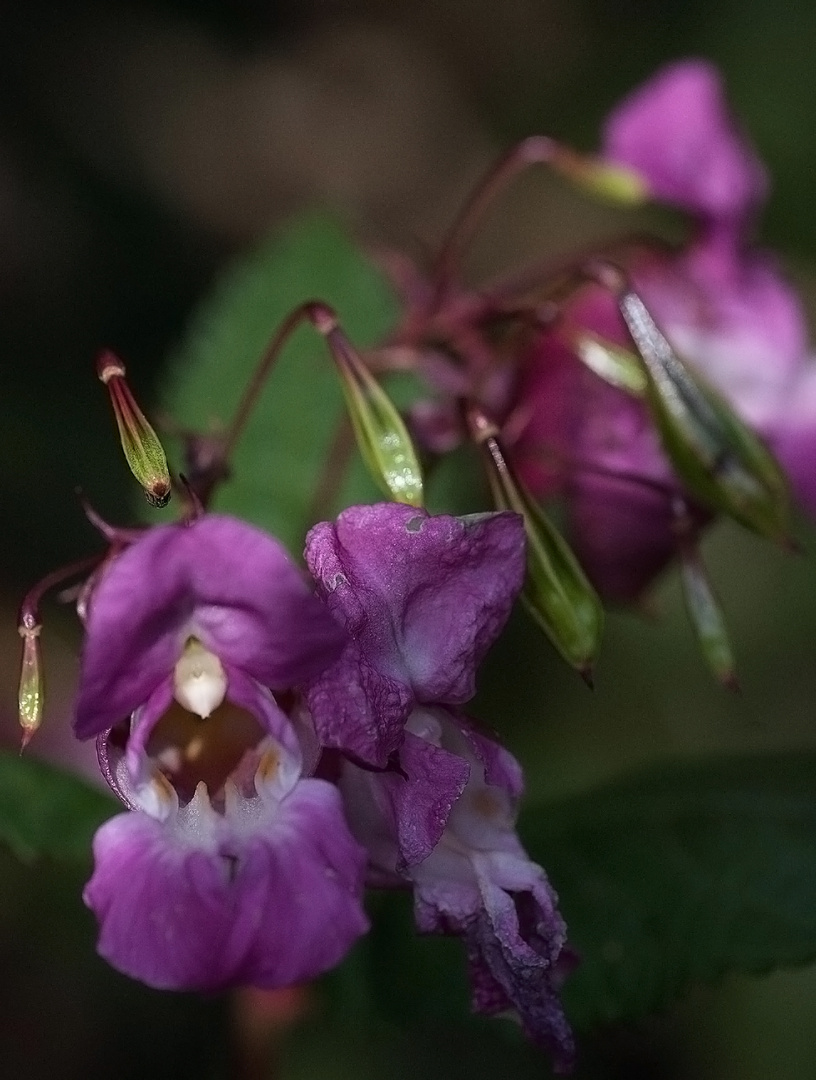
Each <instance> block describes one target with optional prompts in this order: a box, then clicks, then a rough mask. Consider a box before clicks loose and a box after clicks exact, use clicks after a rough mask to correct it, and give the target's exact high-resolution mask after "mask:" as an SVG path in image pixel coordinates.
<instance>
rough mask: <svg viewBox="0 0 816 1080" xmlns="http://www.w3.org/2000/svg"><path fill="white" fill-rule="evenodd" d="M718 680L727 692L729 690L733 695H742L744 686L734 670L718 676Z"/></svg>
mask: <svg viewBox="0 0 816 1080" xmlns="http://www.w3.org/2000/svg"><path fill="white" fill-rule="evenodd" d="M717 680H718V682H719V683H720V685H721V686H723V687H724V688H725V689H726V690H729V691H730V692H731V693H732V694H737V695H738V696H741V695H742V684H741V683H740V681H739V679H738V678H737V673H736V671H734V670H733V669H732V670H731V671H724V672H721V673H720V674H719V675H718V676H717Z"/></svg>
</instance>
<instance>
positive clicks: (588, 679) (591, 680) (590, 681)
mask: <svg viewBox="0 0 816 1080" xmlns="http://www.w3.org/2000/svg"><path fill="white" fill-rule="evenodd" d="M576 670H577V672H578V674H579V675H580V676H581V679H582V680H583V682H584V683H586V685H587V686H588V687H589V689H590V690H594V689H595V669H594V668H593V667H592V665H591V664H584V665H582V666H581V667H579V668H577V669H576Z"/></svg>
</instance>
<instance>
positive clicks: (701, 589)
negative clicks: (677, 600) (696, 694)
mask: <svg viewBox="0 0 816 1080" xmlns="http://www.w3.org/2000/svg"><path fill="white" fill-rule="evenodd" d="M680 579H681V582H682V585H683V599H684V600H685V604H686V610H687V611H688V615H689V618H690V619H691V624H692V626H693V627H694V633H695V635H696V637H697V641H698V642H699V644H700V650H701V651H702V654H703V658H704V660H705V662H706V664H707V665H708V668H709V670H710V671H711V673H712V674H713V675H714V677H715V678H716V679H717V681H718V682H720V683H722V684H723V686H726V687H728V689H729V690H738V689H739V683H738V682H737V675H736V669H735V665H734V654H733V652H732V650H731V642H730V641H729V638H728V631H727V629H726V626H725V619H724V618H723V613H722V609H721V607H720V604H719V601H718V599H717V597H716V595H715V593H714V590H713V589H712V587H711V582H710V581H709V580H708V575H707V573H706V570H705V567H704V566H703V563H702V560H701V559H700V556H699V553H698V552H697V549H696V547H695V548H692V547H689V548H683V547H681V551H680Z"/></svg>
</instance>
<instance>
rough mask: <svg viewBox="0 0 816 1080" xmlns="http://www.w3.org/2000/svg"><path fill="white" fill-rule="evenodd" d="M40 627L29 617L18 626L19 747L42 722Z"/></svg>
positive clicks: (27, 742) (25, 742) (24, 745)
mask: <svg viewBox="0 0 816 1080" xmlns="http://www.w3.org/2000/svg"><path fill="white" fill-rule="evenodd" d="M41 629H42V627H41V626H40V624H39V623H36V622H35V621H34V619H33V618H31V617H24V618H23V622H22V624H21V625H20V627H19V631H20V637H21V638H22V639H23V660H22V664H21V667H20V691H19V696H18V704H19V709H20V727H21V728H22V730H23V735H22V745H21V749H22V750H24V749H25V748H26V746H28V744H29V742H30V741H31V738H32V736H33V735H34V732H35V731H36V730H37V728H38V727H39V726H40V724H41V723H42V714H43V678H42V663H41V660H40V630H41Z"/></svg>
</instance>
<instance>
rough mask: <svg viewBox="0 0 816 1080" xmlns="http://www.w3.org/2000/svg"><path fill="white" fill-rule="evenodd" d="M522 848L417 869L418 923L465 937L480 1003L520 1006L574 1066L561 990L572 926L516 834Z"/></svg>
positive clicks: (484, 1008)
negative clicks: (559, 909) (466, 860)
mask: <svg viewBox="0 0 816 1080" xmlns="http://www.w3.org/2000/svg"><path fill="white" fill-rule="evenodd" d="M505 846H506V847H507V848H508V849H509V848H510V847H515V852H514V851H511V850H507V851H505V852H491V853H486V854H476V855H475V856H474V855H472V856H471V859H470V860H469V865H468V867H467V871H468V872H466V870H465V861H464V859H463V858H462V857H461V856H460V855H457V854H456V853H455V852H451V851H449V852H444V853H442V856H441V858H439V859H437V855H436V853H434V855H433V857H432V859H429V860H428V861H427V863H425V864H423V866H422V867H419V868H418V869H417V870H416V871H414V873H413V875H412V876H413V878H414V881H415V883H416V884H415V891H414V904H415V917H416V924H417V929H418V930H419V931H420V932H421V933H429V934H434V933H435V934H458V935H459V936H461V937H462V938H463V939H464V942H465V947H466V950H467V955H468V964H469V968H470V975H471V988H472V995H473V1008H474V1010H475V1011H477V1012H482V1013H486V1014H488V1015H496V1014H497V1013H503V1012H507V1011H510V1010H512V1011H515V1012H516V1013H517V1014H518V1016H519V1019H520V1021H521V1024H522V1027H523V1029H524V1032H525V1034H526V1035H527V1036H528V1037H529V1038H530V1039H532V1040H533V1041H534V1042H536V1043H538V1044H539V1045H540V1046H542V1047H543V1048H544V1049H546V1050H547V1051H548V1052H549V1053H550V1054H552V1056H553V1063H554V1066H555V1068H556V1069H557V1070H558V1071H559V1072H569V1071H570V1069H571V1068H572V1065H573V1062H574V1054H575V1045H574V1040H573V1036H572V1032H571V1030H570V1027H569V1024H568V1022H567V1019H566V1017H565V1015H564V1010H563V1008H562V1006H561V1002H560V1000H559V996H558V995H559V990H560V987H561V983H562V981H563V978H564V976H565V975H566V974H567V972H568V970H569V968H570V966H571V964H569V963H566V962H565V961H571V958H572V954H571V952H569V951H568V950H567V949H566V928H565V926H564V921H563V919H562V918H561V916H560V915H559V913H558V909H557V907H556V896H555V893H554V892H553V891H552V889H551V888H550V885H549V883H548V882H547V878H546V876H545V874H544V871H543V870H542V869H541V868H540V867H538V866H536V865H535V863H533V862H531V861H530V860H529V859H528V858H527V857H526V855H525V854H524V852H523V851H522V849H521V846H520V845H519V844H518V842H517V841H515V844H511V842H510V839H509V837H508V838H507V842H506V844H505ZM432 863H433V865H431V864H432Z"/></svg>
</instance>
